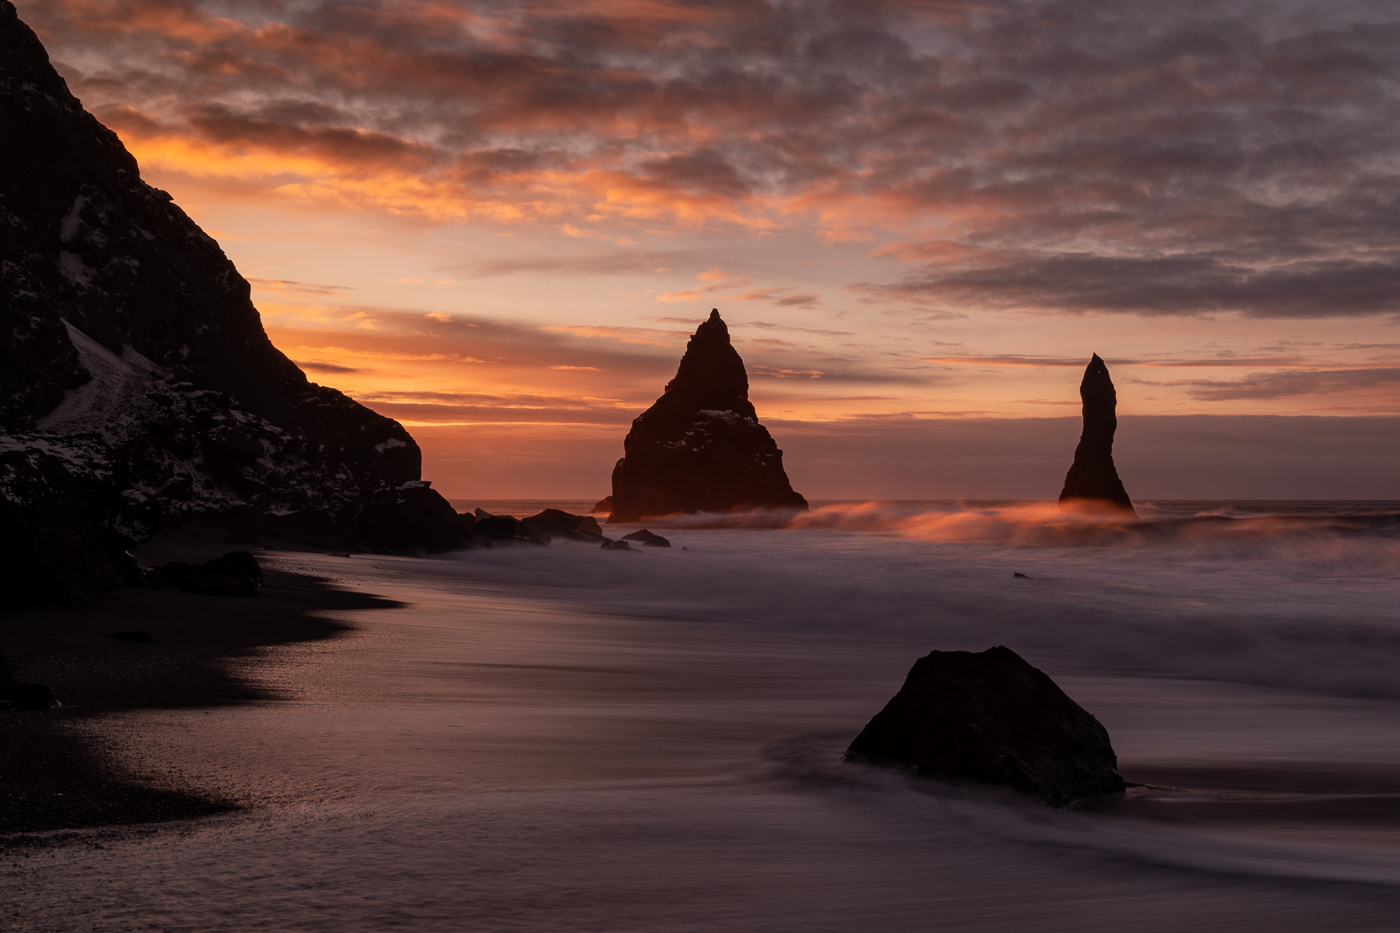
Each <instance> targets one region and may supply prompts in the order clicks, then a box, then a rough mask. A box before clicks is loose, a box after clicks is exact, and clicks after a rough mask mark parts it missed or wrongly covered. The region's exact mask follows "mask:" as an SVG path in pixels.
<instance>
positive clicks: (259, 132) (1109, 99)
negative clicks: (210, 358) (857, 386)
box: [20, 0, 1400, 318]
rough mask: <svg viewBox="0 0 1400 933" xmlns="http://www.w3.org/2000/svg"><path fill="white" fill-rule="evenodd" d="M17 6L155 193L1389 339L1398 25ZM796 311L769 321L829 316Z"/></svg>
mask: <svg viewBox="0 0 1400 933" xmlns="http://www.w3.org/2000/svg"><path fill="white" fill-rule="evenodd" d="M20 7H21V12H22V14H23V15H24V16H25V17H26V19H28V20H29V21H30V22H31V23H33V24H34V25H35V26H36V27H37V28H38V29H39V31H40V32H41V34H42V36H43V37H44V39H45V41H46V42H47V43H48V44H49V48H50V50H51V51H52V52H53V54H54V57H55V59H56V60H57V61H58V62H59V64H60V67H61V69H62V71H63V72H64V74H65V75H66V76H67V78H68V79H69V81H70V83H71V84H72V85H73V87H74V88H75V90H76V91H77V93H78V94H79V95H80V96H81V97H82V98H83V99H84V101H85V102H86V103H87V104H88V106H89V107H91V108H93V109H94V111H95V112H97V113H98V114H99V115H100V116H101V117H102V118H103V119H104V120H106V121H108V122H109V123H110V124H111V125H113V126H114V127H116V128H117V129H118V131H119V132H120V133H121V134H122V136H123V138H124V140H125V141H126V142H127V144H128V145H129V146H130V147H131V148H132V149H133V151H134V152H135V154H136V155H137V157H138V158H139V159H141V160H142V162H143V164H153V165H158V166H160V167H162V168H164V169H167V170H170V171H179V172H185V173H188V174H191V175H195V176H199V177H206V178H219V179H235V180H238V181H239V183H240V184H245V185H248V186H250V187H251V188H252V189H255V190H257V191H258V192H259V193H260V195H261V196H266V197H276V198H284V199H289V200H293V201H308V202H314V203H317V204H330V205H335V206H337V207H351V208H355V209H361V210H373V211H382V212H388V213H392V214H403V215H409V216H414V217H420V218H424V219H427V220H431V221H437V222H453V223H461V222H473V223H488V224H503V225H520V224H538V225H539V226H540V229H541V230H545V229H547V230H549V231H551V232H553V233H557V232H558V231H560V230H564V231H565V233H566V235H571V236H573V235H577V236H592V235H597V236H599V237H602V236H611V237H614V238H618V237H622V236H623V235H624V234H626V233H630V232H636V231H637V230H639V229H642V228H644V227H645V226H646V225H648V224H652V225H655V227H656V228H657V229H661V228H666V229H671V230H675V229H692V228H724V229H726V230H728V231H732V232H734V233H735V234H736V235H743V234H745V233H748V234H752V235H772V234H774V233H776V232H782V231H788V230H794V229H802V230H810V231H811V232H812V233H813V234H814V235H815V236H817V237H818V238H819V239H824V240H826V241H827V242H841V241H859V240H870V241H872V243H873V244H874V245H872V250H874V251H875V252H876V253H877V254H878V255H880V256H883V257H885V258H886V259H887V260H888V261H889V262H890V263H891V271H890V274H889V276H888V280H881V281H868V282H863V283H859V285H858V287H859V288H860V289H862V290H863V293H864V294H865V296H866V297H869V298H874V299H877V300H880V301H887V300H901V301H903V300H918V301H923V300H930V299H933V300H936V303H937V304H938V305H940V308H939V309H938V311H939V312H941V313H959V312H962V311H968V310H976V309H980V308H1032V309H1042V310H1048V311H1053V312H1060V313H1084V312H1102V313H1114V314H1134V315H1147V316H1163V315H1187V316H1191V315H1196V316H1199V315H1212V314H1222V313H1235V314H1241V315H1246V316H1251V317H1257V318H1310V317H1313V318H1320V317H1339V316H1375V315H1394V314H1397V313H1400V299H1398V298H1397V295H1400V248H1398V247H1397V246H1396V245H1395V244H1397V243H1400V129H1397V126H1400V121H1397V120H1396V103H1395V94H1394V88H1395V87H1396V85H1397V82H1400V20H1398V19H1397V14H1396V13H1395V11H1394V9H1393V7H1392V6H1390V5H1385V4H1375V3H1368V2H1362V0H1297V2H1293V3H1289V4H1279V3H1277V2H1274V0H1219V2H1204V0H1185V2H1180V3H1171V4H1154V5H1129V4H1124V3H1121V2H1119V0H1021V2H1010V0H990V2H987V3H980V4H977V5H975V6H974V5H962V4H955V3H893V2H876V3H872V2H867V0H803V2H794V3H744V4H740V3H716V4H703V5H702V4H692V3H688V2H680V0H645V2H616V0H608V2H604V0H593V2H584V3H576V4H564V3H561V2H555V0H548V2H541V3H531V4H500V5H496V4H472V5H467V6H461V7H459V6H456V5H453V4H443V3H430V2H414V3H404V2H391V0H359V2H356V3H354V4H345V3H342V2H335V0H303V2H297V3H282V2H259V3H246V4H228V3H225V2H220V0H179V2H162V3H153V2H149V0H21V3H20ZM611 257H612V258H611V262H612V263H613V264H614V265H613V267H614V268H627V269H643V268H645V269H654V268H658V267H674V265H675V264H674V263H672V262H669V261H651V262H650V263H649V264H646V265H642V264H639V263H640V259H641V258H642V253H641V252H640V251H639V252H636V253H627V252H626V251H622V252H615V253H612V254H611ZM532 262H544V263H545V264H546V265H547V266H548V265H550V261H549V260H534V259H531V260H521V263H520V264H518V265H511V264H504V265H500V266H498V267H497V268H496V269H495V271H496V272H498V273H499V272H508V271H526V270H527V269H528V268H529V267H530V263H532ZM569 262H570V261H569V260H562V261H555V262H553V264H552V268H553V269H554V270H555V271H568V272H570V273H571V274H574V273H578V272H587V271H590V269H589V268H588V266H587V264H586V263H577V261H574V262H575V263H576V264H575V265H574V266H572V267H569ZM593 271H604V270H602V269H595V270H593ZM711 284H713V283H701V284H700V285H697V286H696V289H694V290H691V291H692V292H693V293H694V294H696V295H700V294H706V293H705V292H703V291H701V290H700V289H703V288H705V287H709V285H711ZM744 287H748V285H745V286H744ZM787 288H789V286H781V287H777V288H758V287H755V288H754V289H753V295H754V297H752V298H750V299H748V300H769V301H774V302H776V303H778V304H779V305H782V304H784V303H787V304H788V305H789V306H792V307H804V306H810V305H811V304H813V303H815V301H816V300H817V299H816V296H815V295H814V294H812V293H811V291H810V289H805V288H798V287H796V286H793V287H792V291H784V289H787ZM675 294H676V295H677V296H679V295H681V294H690V292H684V293H675ZM760 296H767V297H766V298H764V297H760ZM677 300H685V299H681V298H679V297H677Z"/></svg>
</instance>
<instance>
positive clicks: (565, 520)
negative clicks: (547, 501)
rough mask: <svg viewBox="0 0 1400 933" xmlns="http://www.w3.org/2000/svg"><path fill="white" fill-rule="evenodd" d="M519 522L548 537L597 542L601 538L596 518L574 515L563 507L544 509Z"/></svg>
mask: <svg viewBox="0 0 1400 933" xmlns="http://www.w3.org/2000/svg"><path fill="white" fill-rule="evenodd" d="M520 521H521V523H522V524H524V525H525V526H526V527H528V528H531V529H533V530H535V531H538V532H539V533H540V534H542V535H547V536H548V537H550V538H568V539H569V540H571V541H585V542H589V543H592V544H597V543H598V542H599V541H601V540H602V539H603V529H602V528H601V527H600V526H599V525H598V519H596V518H594V517H593V516H591V515H575V514H574V513H572V512H565V511H564V510H563V509H545V510H544V511H542V512H539V513H537V514H535V515H531V516H530V517H529V518H522V519H521V520H520Z"/></svg>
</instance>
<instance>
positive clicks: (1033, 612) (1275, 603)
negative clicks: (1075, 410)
mask: <svg viewBox="0 0 1400 933" xmlns="http://www.w3.org/2000/svg"><path fill="white" fill-rule="evenodd" d="M1141 511H1142V513H1143V518H1142V520H1140V521H1113V520H1104V519H1102V518H1095V517H1087V516H1078V515H1063V514H1061V513H1060V512H1059V511H1058V510H1057V509H1056V508H1055V506H1054V504H1053V503H1051V504H1046V503H983V504H977V503H961V504H960V503H898V502H867V503H832V504H825V505H821V506H819V507H817V508H815V509H814V510H813V511H812V512H810V513H804V514H797V515H794V514H792V513H787V514H779V513H766V514H765V513H759V514H744V515H690V516H671V517H669V518H667V519H665V520H663V521H659V522H648V523H647V524H648V526H649V527H651V528H653V529H656V528H664V529H667V531H666V534H667V535H668V536H669V537H670V538H671V540H672V542H673V544H674V545H675V548H673V549H671V550H669V551H668V550H660V549H658V550H651V549H648V550H647V551H646V552H645V553H643V554H627V553H617V554H611V553H609V554H606V555H605V554H603V553H599V552H596V551H594V550H593V549H592V548H584V547H582V546H563V547H556V548H552V549H549V550H545V549H528V550H518V549H501V550H497V551H494V552H485V553H483V552H473V553H472V554H470V555H463V558H462V561H463V563H464V564H467V565H469V566H471V567H474V568H476V569H473V570H466V573H467V574H468V576H471V577H476V578H477V579H479V580H480V581H481V582H489V583H500V582H505V583H511V584H521V585H525V586H528V587H531V588H532V589H533V590H534V591H535V592H537V593H539V594H540V595H542V596H543V597H545V598H549V599H555V598H557V599H565V600H569V601H571V602H573V603H574V604H575V605H580V606H587V607H590V608H592V609H594V610H596V611H599V612H606V613H610V614H619V615H627V616H646V617H652V618H669V619H676V620H683V621H685V622H687V623H704V622H719V623H727V624H734V625H739V626H742V627H743V628H745V629H748V630H753V631H763V630H780V631H783V632H792V631H798V632H803V633H810V634H811V635H812V636H813V637H832V638H838V639H839V638H855V639H859V640H862V641H865V640H872V639H889V640H895V641H898V642H901V643H906V644H907V645H908V646H909V650H910V651H917V652H919V653H924V652H927V651H928V650H931V649H933V648H939V649H964V650H982V649H984V648H986V647H988V646H990V645H994V644H1005V645H1008V646H1009V647H1012V648H1013V649H1014V650H1016V651H1018V652H1020V653H1022V654H1024V655H1026V656H1027V657H1029V658H1031V659H1032V660H1033V662H1034V663H1038V664H1041V665H1043V666H1046V667H1047V668H1048V669H1050V670H1052V672H1053V671H1055V670H1059V671H1061V672H1065V673H1068V672H1071V671H1074V670H1086V671H1098V672H1106V673H1113V672H1116V671H1122V672H1129V671H1132V672H1146V673H1152V674H1159V675H1167V676H1180V677H1198V678H1208V679H1219V680H1227V681H1235V682H1241V683H1256V684H1269V685H1275V686H1285V687H1294V688H1302V689H1309V690H1325V691H1329V692H1337V693H1342V694H1348V695H1356V696H1382V697H1400V678H1397V677H1396V676H1395V672H1396V671H1397V669H1400V508H1397V507H1396V506H1395V504H1393V503H1358V504H1348V505H1346V506H1345V507H1340V508H1339V507H1338V506H1337V505H1336V504H1334V503H1329V504H1322V503H1318V504H1313V505H1308V504H1296V503H1293V504H1248V503H1239V504H1233V505H1230V506H1221V505H1220V504H1219V503H1210V504H1209V505H1198V504H1189V503H1163V504H1158V505H1155V506H1154V505H1148V506H1145V507H1141ZM613 527H614V528H616V527H617V526H613ZM628 528H630V526H623V529H622V530H626V529H628ZM682 545H684V546H686V547H688V548H689V550H688V551H680V550H679V548H680V547H681V546H682ZM604 557H607V558H608V559H603V558H604ZM464 569H465V568H464ZM1014 573H1023V574H1025V575H1026V576H1027V577H1028V579H1020V578H1016V577H1014V576H1013V574H1014Z"/></svg>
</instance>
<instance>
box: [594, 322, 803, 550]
mask: <svg viewBox="0 0 1400 933" xmlns="http://www.w3.org/2000/svg"><path fill="white" fill-rule="evenodd" d="M623 451H624V455H623V457H622V459H621V460H619V461H617V466H615V467H614V468H613V474H612V490H613V491H612V514H611V515H610V516H609V518H608V521H609V522H634V521H640V520H641V519H643V518H653V517H659V516H662V515H674V514H676V513H681V512H731V511H736V510H744V509H793V510H806V508H807V500H806V499H804V498H802V496H800V495H798V494H797V493H796V492H793V489H792V484H791V483H789V482H788V478H787V473H785V472H784V471H783V452H782V451H781V450H779V449H778V445H777V444H776V443H774V441H773V438H772V436H771V435H770V434H769V433H768V429H767V428H765V427H764V426H763V425H761V424H759V423H758V416H757V414H756V412H755V411H754V407H753V403H751V402H750V401H749V378H748V374H747V373H746V372H745V371H744V361H743V360H742V359H740V358H739V353H738V351H736V350H735V349H734V346H733V345H732V344H731V343H730V342H729V328H727V327H725V325H724V321H723V320H721V319H720V316H719V311H718V310H712V311H711V312H710V317H709V319H708V320H706V321H705V322H704V323H703V324H701V325H700V326H699V327H698V328H696V331H695V335H694V336H692V337H691V338H690V343H689V344H687V345H686V349H685V355H684V356H683V357H681V365H680V368H679V369H678V370H677V371H676V377H675V378H674V379H672V380H671V381H670V382H669V383H667V385H666V391H665V392H664V393H663V394H662V396H661V397H660V398H659V399H657V400H656V404H654V405H652V406H651V407H650V408H648V409H647V410H646V411H644V412H642V414H641V415H639V416H638V417H637V418H636V420H634V421H633V422H632V430H631V431H629V432H628V433H627V439H626V440H625V441H624V442H623Z"/></svg>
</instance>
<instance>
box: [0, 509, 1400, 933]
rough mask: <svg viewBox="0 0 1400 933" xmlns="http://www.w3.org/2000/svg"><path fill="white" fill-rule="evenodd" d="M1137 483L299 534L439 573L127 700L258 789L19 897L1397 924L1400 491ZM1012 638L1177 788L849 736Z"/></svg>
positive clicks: (80, 850)
mask: <svg viewBox="0 0 1400 933" xmlns="http://www.w3.org/2000/svg"><path fill="white" fill-rule="evenodd" d="M453 504H454V506H455V507H457V508H458V509H459V510H461V509H466V508H469V507H480V508H483V509H485V510H487V511H490V512H494V513H506V514H514V515H528V514H532V513H534V512H537V511H539V510H540V509H542V508H545V507H557V508H564V509H566V510H569V511H574V512H580V511H587V509H588V508H589V507H591V505H592V502H585V501H578V500H573V501H568V500H566V501H547V500H528V501H522V500H495V501H489V500H459V501H456V502H454V503H453ZM1137 505H1138V510H1139V513H1140V515H1141V517H1142V520H1141V521H1139V522H1127V523H1124V522H1105V521H1095V520H1089V519H1084V518H1066V517H1064V516H1061V515H1060V514H1059V513H1058V512H1057V511H1056V510H1055V507H1054V504H1053V503H1045V502H818V503H813V506H814V507H813V510H812V512H810V513H808V514H806V515H802V516H797V517H791V516H756V517H746V518H743V519H734V518H717V517H715V516H699V517H686V518H677V519H671V520H667V521H661V522H654V523H648V524H647V527H650V528H652V529H653V530H655V531H657V532H659V533H661V534H664V535H665V536H666V537H668V538H669V539H670V540H671V542H672V544H673V547H672V548H670V549H645V550H642V551H640V552H616V551H602V550H601V549H597V548H594V547H591V546H585V545H583V544H579V543H575V542H560V543H559V546H556V547H552V548H535V547H519V548H497V549H494V550H490V551H474V552H468V553H464V554H460V555H452V556H448V557H443V558H436V559H417V560H415V559H410V558H392V557H374V556H355V557H351V558H337V557H332V556H323V555H301V554H284V555H280V556H278V557H276V558H275V559H276V560H277V561H279V562H280V563H282V564H283V565H285V566H288V567H292V568H297V569H302V570H306V571H310V572H315V573H320V574H323V575H327V576H330V577H332V578H334V579H336V580H338V581H340V582H341V583H343V584H344V585H346V586H353V587H356V588H360V589H364V590H367V591H370V592H375V593H380V594H383V595H385V596H389V597H392V598H394V599H397V600H400V601H402V602H403V604H404V605H403V606H402V608H397V609H390V610H379V611H365V612H356V613H349V614H344V616H343V617H345V618H347V619H348V620H350V621H352V622H354V623H355V625H356V626H357V630H356V631H355V632H353V633H351V634H349V635H347V636H345V637H342V638H338V639H334V640H331V641H328V642H320V643H313V644H305V645H298V646H291V647H287V648H278V649H271V650H268V651H267V652H266V653H265V656H264V657H263V658H261V659H259V660H258V661H257V662H256V663H249V664H248V665H247V666H246V667H244V668H240V672H241V673H243V674H244V675H245V676H247V677H249V678H250V679H253V680H255V681H258V682H260V683H263V684H265V685H266V686H268V687H269V688H271V689H274V690H276V691H277V693H278V695H280V696H281V697H283V698H285V702H275V703H269V704H260V705H251V706H246V707H233V708H221V709H214V710H193V711H175V712H162V711H153V712H142V713H137V714H131V715H129V716H124V717H121V718H120V719H116V720H113V721H110V722H108V723H106V724H104V725H102V726H101V727H100V728H101V729H103V730H104V731H105V732H106V733H107V734H109V735H111V734H115V735H116V736H117V738H118V739H119V740H120V742H121V744H123V745H124V746H125V747H127V748H128V749H129V751H128V759H129V761H130V763H131V765H132V767H134V768H138V769H145V770H148V771H151V772H154V773H165V772H167V771H169V770H170V769H171V767H177V768H178V770H179V771H180V772H182V773H184V774H186V775H188V776H189V779H191V780H195V781H197V782H200V783H202V784H203V785H204V786H206V787H208V788H210V789H212V790H215V791H218V792H221V793H225V794H228V795H231V796H235V797H238V798H239V799H242V800H244V801H246V802H247V803H249V804H250V805H251V806H252V807H253V808H254V809H252V810H250V811H248V812H245V813H240V814H234V815H230V816H224V817H218V818H214V819H209V820H203V821H199V822H195V823H189V824H182V825H179V826H167V827H163V828H160V829H157V830H156V831H154V832H146V831H140V830H136V831H126V830H123V831H118V832H116V833H115V834H113V835H106V836H100V837H99V836H96V835H92V836H90V837H84V838H89V840H90V841H89V842H88V843H86V844H81V843H80V844H77V845H69V846H64V847H58V848H51V849H44V850H38V851H36V852H34V853H33V854H32V857H29V858H25V859H23V860H17V859H16V860H11V862H9V863H8V864H7V865H6V867H5V870H4V874H3V883H4V885H5V892H6V898H7V903H6V904H5V905H4V907H3V908H0V924H3V925H4V927H5V929H7V930H8V929H10V928H14V929H16V930H20V929H26V930H27V929H34V930H47V929H55V930H120V931H124V930H148V929H149V930H171V931H177V930H178V931H225V930H227V931H244V930H316V931H321V930H325V931H371V930H376V931H377V930H391V929H407V930H415V931H455V930H473V931H494V930H501V931H507V930H509V931H515V930H519V931H536V930H538V931H546V930H549V931H560V930H569V931H572V930H598V931H638V933H642V931H647V933H667V931H705V930H745V931H747V930H753V931H760V930H761V931H789V930H790V931H803V933H811V931H865V930H874V931H911V933H913V931H919V933H930V931H940V933H941V931H1023V930H1024V931H1031V930H1035V931H1047V930H1048V931H1060V930H1065V931H1100V930H1102V931H1109V930H1113V931H1123V930H1130V931H1135V933H1136V931H1187V930H1189V931H1201V930H1232V931H1233V930H1270V931H1291V930H1298V931H1323V930H1326V931H1362V930H1366V931H1382V930H1395V929H1397V928H1400V922H1398V921H1397V920H1396V918H1397V917H1400V676H1398V675H1400V502H1140V503H1138V504H1137ZM633 527H636V526H621V527H619V526H612V528H613V529H617V530H621V531H623V532H624V533H625V531H627V530H630V529H631V528H633ZM1016 573H1020V574H1023V575H1024V577H1025V578H1020V577H1016V576H1014V574H1016ZM996 644H1004V645H1007V646H1008V647H1011V648H1012V649H1014V650H1015V651H1017V652H1019V653H1020V654H1022V655H1023V656H1024V657H1026V658H1027V659H1028V660H1029V661H1030V662H1031V663H1033V664H1035V665H1036V666H1038V667H1040V668H1042V669H1043V670H1045V671H1046V672H1047V673H1049V674H1050V675H1051V676H1052V677H1054V678H1055V679H1056V680H1057V681H1058V682H1059V683H1060V684H1061V686H1062V687H1064V689H1065V690H1066V692H1068V693H1069V694H1070V695H1071V696H1072V697H1074V698H1075V699H1076V700H1077V701H1079V703H1080V704H1082V705H1083V706H1084V707H1085V708H1087V709H1088V710H1089V711H1090V712H1092V713H1093V714H1095V715H1096V716H1097V717H1098V718H1099V719H1100V721H1102V722H1103V724H1104V725H1105V726H1106V727H1107V729H1108V731H1109V733H1110V735H1111V736H1112V739H1113V744H1114V747H1115V749H1116V750H1117V752H1118V756H1119V763H1120V769H1121V770H1122V772H1123V774H1124V775H1125V777H1127V778H1128V779H1129V780H1130V781H1133V782H1136V783H1139V784H1142V785H1146V786H1141V787H1135V788H1133V789H1131V790H1130V791H1129V793H1128V795H1127V797H1126V798H1125V799H1124V800H1121V801H1113V802H1107V803H1099V804H1094V805H1087V806H1083V807H1079V808H1075V809H1070V810H1063V811H1052V810H1049V809H1048V808H1045V807H1042V806H1039V805H1036V804H1032V803H1028V802H1026V801H1024V800H1022V799H1019V798H1016V797H1015V796H1014V795H1011V794H1009V793H1002V792H998V791H995V790H983V789H967V788H962V789H960V788H954V787H949V786H945V785H941V784H936V783H931V782H921V781H917V780H914V779H911V778H908V777H905V776H904V775H901V774H897V773H892V772H889V771H884V770H880V769H872V768H868V767H865V766H860V765H845V764H842V763H840V761H839V758H840V755H841V752H842V751H843V750H844V748H845V746H846V744H847V743H849V742H850V740H851V739H852V738H853V737H854V736H855V734H856V733H857V732H858V731H859V730H860V728H861V727H862V726H863V725H864V724H865V722H866V721H867V720H868V719H869V718H870V716H871V715H873V714H874V713H875V712H876V711H878V710H879V709H880V707H881V706H882V705H883V704H884V702H885V701H886V700H887V699H888V698H889V697H890V696H891V695H892V694H893V693H894V692H895V690H896V689H898V687H899V685H900V683H901V682H902V680H903V678H904V675H905V673H906V672H907V671H908V668H909V667H910V665H911V664H912V663H913V661H914V659H915V658H916V657H918V656H920V655H922V654H925V653H927V652H928V651H929V650H931V649H934V648H938V649H965V650H982V649H984V648H986V647H989V646H991V645H996Z"/></svg>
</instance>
